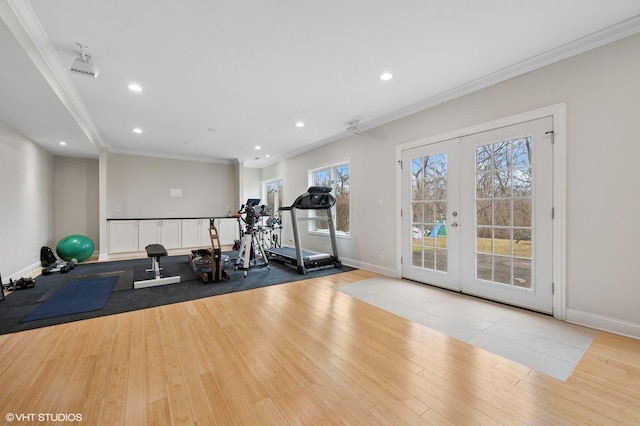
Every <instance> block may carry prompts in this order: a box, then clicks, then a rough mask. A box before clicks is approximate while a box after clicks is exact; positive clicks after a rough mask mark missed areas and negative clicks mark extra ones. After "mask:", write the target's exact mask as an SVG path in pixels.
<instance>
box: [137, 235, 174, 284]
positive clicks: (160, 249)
mask: <svg viewBox="0 0 640 426" xmlns="http://www.w3.org/2000/svg"><path fill="white" fill-rule="evenodd" d="M145 250H146V251H147V257H150V258H151V269H146V271H147V272H152V271H153V272H155V275H156V276H155V278H152V279H150V280H141V281H135V282H134V283H133V288H134V289H137V288H146V287H155V286H159V285H165V284H175V283H179V282H180V276H179V275H177V276H175V277H161V276H160V271H161V270H162V268H161V267H160V258H161V257H163V256H166V255H167V250H166V249H165V248H164V246H163V245H162V244H149V245H148V246H146V247H145Z"/></svg>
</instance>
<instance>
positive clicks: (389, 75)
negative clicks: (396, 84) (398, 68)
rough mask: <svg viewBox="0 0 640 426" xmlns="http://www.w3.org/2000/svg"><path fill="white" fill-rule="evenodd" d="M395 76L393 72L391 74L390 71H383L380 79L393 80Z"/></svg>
mask: <svg viewBox="0 0 640 426" xmlns="http://www.w3.org/2000/svg"><path fill="white" fill-rule="evenodd" d="M392 78H393V74H391V73H390V72H383V73H382V74H380V80H382V81H388V80H391V79H392Z"/></svg>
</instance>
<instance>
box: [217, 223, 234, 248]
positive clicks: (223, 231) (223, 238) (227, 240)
mask: <svg viewBox="0 0 640 426" xmlns="http://www.w3.org/2000/svg"><path fill="white" fill-rule="evenodd" d="M216 227H217V228H218V234H219V235H220V245H223V246H226V245H233V242H234V240H237V239H240V231H239V230H238V219H233V218H229V219H220V220H217V221H216Z"/></svg>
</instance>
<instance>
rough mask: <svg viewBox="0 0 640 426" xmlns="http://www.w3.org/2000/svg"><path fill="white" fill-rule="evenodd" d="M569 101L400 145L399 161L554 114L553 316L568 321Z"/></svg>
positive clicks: (398, 260) (399, 185) (398, 220)
mask: <svg viewBox="0 0 640 426" xmlns="http://www.w3.org/2000/svg"><path fill="white" fill-rule="evenodd" d="M566 109H567V107H566V104H564V103H560V104H555V105H551V106H548V107H544V108H539V109H536V110H532V111H528V112H524V113H521V114H516V115H512V116H509V117H504V118H500V119H497V120H493V121H488V122H485V123H480V124H476V125H473V126H469V127H465V128H463V129H458V130H454V131H451V132H447V133H443V134H440V135H435V136H430V137H427V138H424V139H418V140H415V141H412V142H407V143H404V144H401V145H398V146H396V161H397V162H398V164H399V163H400V162H401V160H402V151H405V150H407V149H411V148H415V147H418V146H422V145H429V144H432V143H436V142H441V141H445V140H448V139H455V138H460V137H463V136H467V135H472V134H475V133H480V132H485V131H487V130H492V129H496V128H499V127H505V126H510V125H513V124H518V123H523V122H526V121H531V120H536V119H538V118H543V117H549V116H551V117H553V132H554V135H553V136H554V144H553V208H554V212H555V216H554V221H553V284H554V293H553V316H554V317H555V318H557V319H559V320H563V321H564V320H566V315H567V303H566V258H567V256H566V250H567V235H566V215H567V209H566V198H567V194H566V191H567V175H566V170H567V137H566V115H567V114H566ZM401 209H402V171H401V169H400V167H397V168H396V221H395V222H396V224H395V225H396V277H397V278H400V277H401V276H402V264H401V256H402V217H401Z"/></svg>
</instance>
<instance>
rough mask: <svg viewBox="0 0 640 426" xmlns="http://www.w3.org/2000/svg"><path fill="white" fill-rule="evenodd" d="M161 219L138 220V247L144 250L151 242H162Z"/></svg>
mask: <svg viewBox="0 0 640 426" xmlns="http://www.w3.org/2000/svg"><path fill="white" fill-rule="evenodd" d="M161 222H162V221H160V220H141V221H139V222H138V247H140V250H144V249H145V247H146V246H148V245H149V244H161V243H160V223H161Z"/></svg>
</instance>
